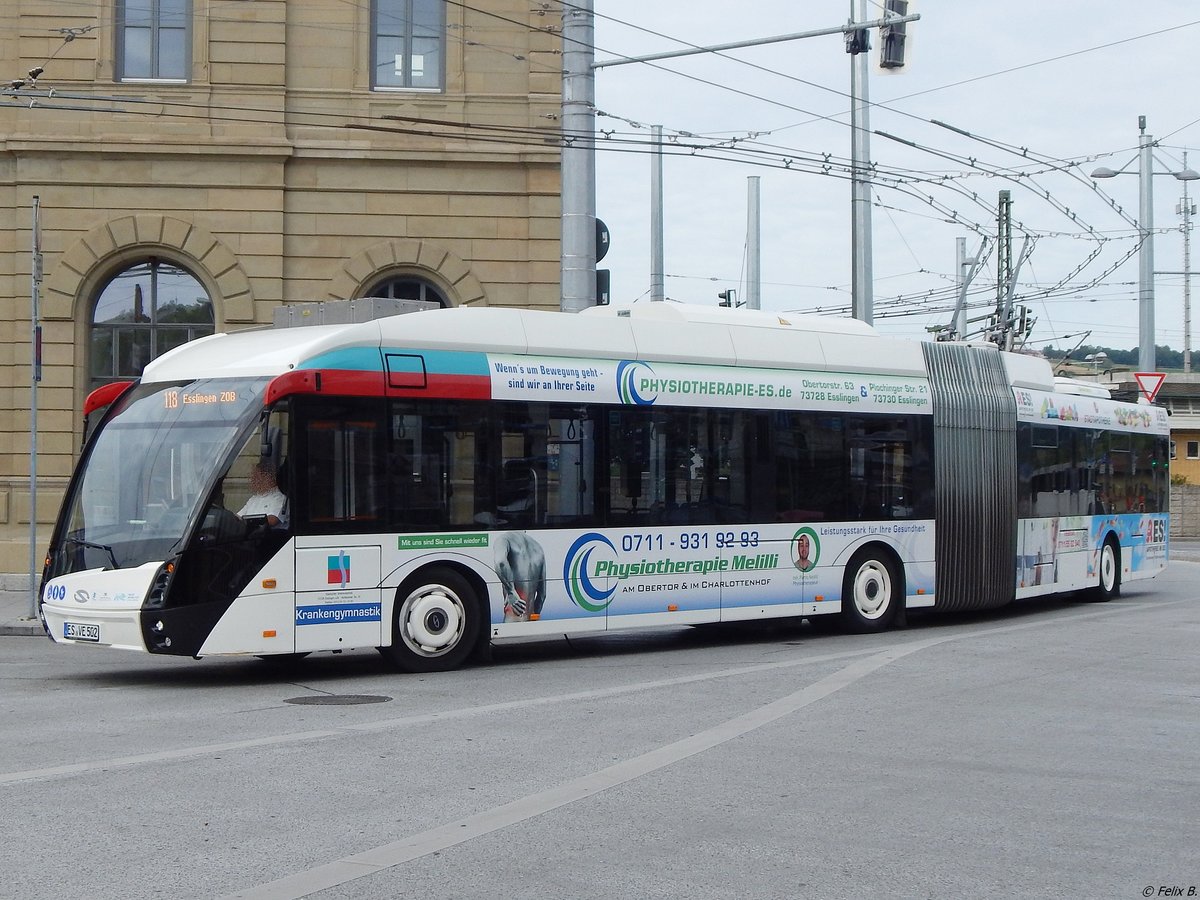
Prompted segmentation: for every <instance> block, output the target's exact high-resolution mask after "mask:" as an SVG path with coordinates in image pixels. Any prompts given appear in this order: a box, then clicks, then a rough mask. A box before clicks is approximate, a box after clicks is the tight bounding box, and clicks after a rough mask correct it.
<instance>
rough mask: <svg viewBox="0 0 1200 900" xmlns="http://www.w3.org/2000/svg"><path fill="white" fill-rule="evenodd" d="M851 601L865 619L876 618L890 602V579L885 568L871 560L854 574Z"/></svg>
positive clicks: (884, 611) (882, 613)
mask: <svg viewBox="0 0 1200 900" xmlns="http://www.w3.org/2000/svg"><path fill="white" fill-rule="evenodd" d="M853 601H854V606H855V608H857V609H858V611H859V613H860V614H861V615H862V616H863V618H865V619H878V618H879V617H880V616H882V615H884V614H885V613H886V612H887V611H888V608H889V607H890V606H891V602H892V579H891V576H890V575H889V574H888V571H887V569H886V568H885V567H884V566H883V565H882V564H881V563H878V562H875V561H874V560H871V561H870V562H867V563H865V564H863V565H862V566H861V567H860V568H859V570H858V572H856V573H855V575H854V589H853Z"/></svg>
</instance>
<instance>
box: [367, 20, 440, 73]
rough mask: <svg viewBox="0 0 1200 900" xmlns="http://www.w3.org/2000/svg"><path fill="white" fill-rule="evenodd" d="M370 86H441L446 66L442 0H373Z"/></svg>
mask: <svg viewBox="0 0 1200 900" xmlns="http://www.w3.org/2000/svg"><path fill="white" fill-rule="evenodd" d="M371 62H372V71H371V87H372V88H374V89H376V90H389V89H406V88H407V89H410V90H412V89H417V90H441V88H442V86H443V73H444V71H445V68H446V4H445V2H444V0H373V2H372V4H371Z"/></svg>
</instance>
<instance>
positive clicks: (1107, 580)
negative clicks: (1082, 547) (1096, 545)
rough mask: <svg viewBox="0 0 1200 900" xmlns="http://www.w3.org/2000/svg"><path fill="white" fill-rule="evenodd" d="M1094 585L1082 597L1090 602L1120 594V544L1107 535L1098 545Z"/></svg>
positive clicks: (1104, 600) (1109, 598) (1101, 600)
mask: <svg viewBox="0 0 1200 900" xmlns="http://www.w3.org/2000/svg"><path fill="white" fill-rule="evenodd" d="M1097 568H1098V569H1099V572H1098V573H1097V579H1096V586H1095V587H1094V588H1092V589H1091V590H1090V591H1087V592H1085V594H1084V599H1085V600H1089V601H1091V602H1092V603H1107V602H1108V601H1109V600H1111V599H1112V598H1113V597H1118V596H1120V594H1121V545H1120V544H1118V543H1117V539H1116V538H1115V537H1113V536H1112V535H1109V536H1108V538H1107V539H1105V541H1104V543H1103V544H1102V545H1101V547H1100V564H1099V565H1098V566H1097Z"/></svg>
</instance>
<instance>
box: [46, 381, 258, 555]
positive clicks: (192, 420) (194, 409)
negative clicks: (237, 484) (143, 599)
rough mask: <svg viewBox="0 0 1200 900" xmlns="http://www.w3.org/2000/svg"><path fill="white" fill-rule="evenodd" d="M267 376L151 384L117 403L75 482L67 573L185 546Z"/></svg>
mask: <svg viewBox="0 0 1200 900" xmlns="http://www.w3.org/2000/svg"><path fill="white" fill-rule="evenodd" d="M268 381H269V379H267V378H243V379H229V378H222V379H201V380H197V381H192V382H186V383H178V384H143V385H139V386H138V387H136V388H134V389H133V390H132V391H131V392H130V393H129V394H127V395H126V396H125V397H123V398H121V400H119V401H118V402H117V405H116V408H115V409H114V410H113V411H112V413H111V414H110V415H109V417H108V418H107V419H106V420H105V421H104V423H103V425H102V426H101V428H100V430H99V432H98V433H97V434H96V435H95V437H94V439H93V441H92V442H91V443H90V444H89V446H88V450H87V453H86V456H85V458H84V460H83V461H82V462H81V464H80V467H79V470H78V471H77V472H76V475H75V478H74V480H73V481H72V484H71V488H70V493H69V495H68V498H67V504H66V507H65V509H66V511H67V514H66V515H65V516H64V517H63V519H62V522H61V524H60V529H62V531H61V533H60V534H58V535H57V536H56V541H55V544H54V548H53V549H54V551H55V559H54V561H53V569H54V570H55V572H56V573H57V574H63V573H65V572H71V571H80V570H83V569H95V568H104V569H113V568H128V567H132V566H138V565H142V564H143V563H147V562H158V561H161V560H163V559H166V558H168V557H170V556H171V555H173V554H174V553H176V552H178V551H179V549H180V548H181V546H182V542H183V538H184V536H185V535H186V534H187V533H188V529H189V526H190V525H191V523H192V522H193V521H194V520H195V519H196V517H197V516H198V515H199V514H200V510H201V508H202V506H203V504H204V503H205V501H206V499H207V498H208V495H209V493H210V492H211V490H212V488H213V486H214V484H215V483H216V481H217V479H218V478H219V477H220V475H221V474H222V472H223V471H224V468H225V465H226V463H227V460H228V457H229V456H230V454H231V453H232V452H233V450H234V448H235V445H239V441H238V438H239V436H240V435H242V434H243V433H244V432H245V431H247V430H248V428H249V427H250V426H251V425H252V424H253V423H254V422H256V421H257V418H258V415H259V413H260V412H261V410H262V396H263V391H264V390H265V388H266V385H267V382H268Z"/></svg>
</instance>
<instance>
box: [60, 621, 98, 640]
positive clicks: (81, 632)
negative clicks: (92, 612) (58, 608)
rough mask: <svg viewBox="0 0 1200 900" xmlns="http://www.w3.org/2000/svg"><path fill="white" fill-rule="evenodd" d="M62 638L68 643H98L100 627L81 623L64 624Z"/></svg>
mask: <svg viewBox="0 0 1200 900" xmlns="http://www.w3.org/2000/svg"><path fill="white" fill-rule="evenodd" d="M63 637H64V638H66V639H67V640H68V641H96V642H97V643H98V642H99V641H100V626H99V625H85V624H83V623H82V622H64V623H63Z"/></svg>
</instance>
